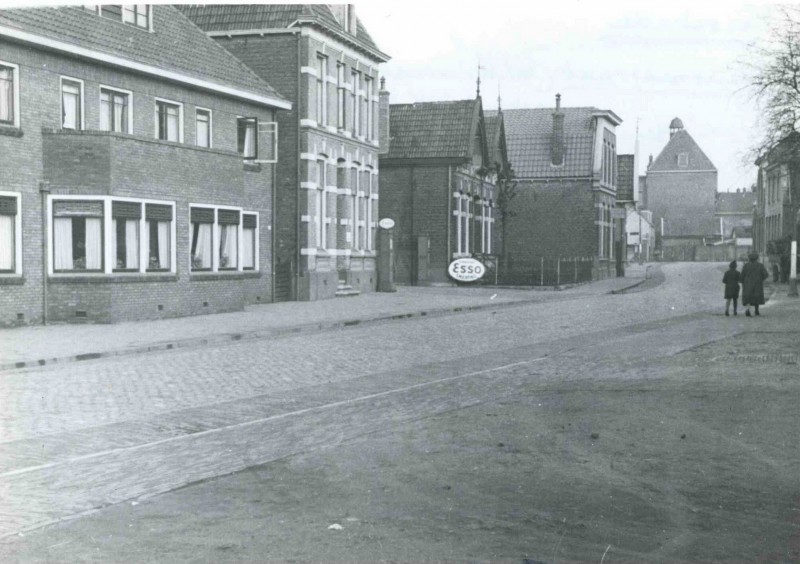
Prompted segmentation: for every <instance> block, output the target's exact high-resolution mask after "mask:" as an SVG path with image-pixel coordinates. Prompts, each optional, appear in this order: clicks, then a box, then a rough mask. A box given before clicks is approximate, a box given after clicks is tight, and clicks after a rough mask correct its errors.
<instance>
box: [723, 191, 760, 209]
mask: <svg viewBox="0 0 800 564" xmlns="http://www.w3.org/2000/svg"><path fill="white" fill-rule="evenodd" d="M755 203H756V195H755V194H754V193H753V192H717V200H716V204H715V208H716V209H715V213H725V214H741V215H750V214H752V213H753V206H754V205H755Z"/></svg>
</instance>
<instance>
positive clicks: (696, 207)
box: [647, 118, 718, 260]
mask: <svg viewBox="0 0 800 564" xmlns="http://www.w3.org/2000/svg"><path fill="white" fill-rule="evenodd" d="M716 195H717V169H716V167H715V166H714V164H713V163H712V162H711V160H710V159H709V158H708V157H707V156H706V154H705V153H704V152H703V150H702V149H701V148H700V146H699V145H698V144H697V143H696V142H695V140H694V139H693V138H692V136H691V135H689V132H687V131H686V130H685V129H684V127H683V122H682V121H681V120H680V119H678V118H675V119H673V120H672V122H671V123H670V126H669V141H668V142H667V144H666V145H665V146H664V148H663V149H662V150H661V152H660V153H659V155H658V156H657V157H656V158H655V160H651V162H650V163H649V165H648V167H647V209H649V210H651V211H652V212H653V223H654V224H655V227H656V230H657V243H656V246H657V248H658V249H659V250H660V251H661V253H662V257H663V258H665V259H667V260H671V259H678V260H684V259H686V258H687V257H691V256H693V255H694V247H696V246H698V245H699V246H702V244H703V239H704V238H706V237H713V236H714V234H715V233H718V229H716V227H715V224H714V206H715V201H716ZM675 253H677V254H675Z"/></svg>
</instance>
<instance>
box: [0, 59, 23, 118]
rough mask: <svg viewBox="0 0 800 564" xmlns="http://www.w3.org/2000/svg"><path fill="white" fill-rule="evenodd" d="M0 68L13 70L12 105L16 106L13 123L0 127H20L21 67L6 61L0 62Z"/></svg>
mask: <svg viewBox="0 0 800 564" xmlns="http://www.w3.org/2000/svg"><path fill="white" fill-rule="evenodd" d="M0 66H3V67H7V68H10V69H11V71H12V72H11V76H12V78H13V80H14V92H13V100H12V104H14V115H13V116H12V117H13V123H3V124H0V127H17V128H19V127H20V107H19V65H17V64H14V63H9V62H6V61H0Z"/></svg>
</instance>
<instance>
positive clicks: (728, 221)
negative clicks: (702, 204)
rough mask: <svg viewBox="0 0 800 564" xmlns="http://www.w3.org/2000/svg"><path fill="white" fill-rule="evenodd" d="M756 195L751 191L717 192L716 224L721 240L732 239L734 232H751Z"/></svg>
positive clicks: (715, 205) (715, 204) (715, 206)
mask: <svg viewBox="0 0 800 564" xmlns="http://www.w3.org/2000/svg"><path fill="white" fill-rule="evenodd" d="M755 205H756V194H755V192H753V191H751V190H747V189H745V190H736V192H717V199H716V202H715V203H714V218H715V221H714V223H715V224H716V225H717V233H718V234H719V235H720V237H721V238H728V237H731V233H732V232H733V230H734V229H735V230H737V231H738V232H739V233H746V232H750V231H751V229H752V227H753V209H754V208H755Z"/></svg>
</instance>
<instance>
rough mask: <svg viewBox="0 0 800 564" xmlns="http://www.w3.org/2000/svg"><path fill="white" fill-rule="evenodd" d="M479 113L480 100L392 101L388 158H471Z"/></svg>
mask: <svg viewBox="0 0 800 564" xmlns="http://www.w3.org/2000/svg"><path fill="white" fill-rule="evenodd" d="M480 115H481V106H480V99H473V100H456V101H452V102H420V103H416V104H392V105H391V106H390V108H389V137H390V139H391V141H390V142H389V152H388V154H387V155H386V158H387V159H431V158H456V159H467V158H470V157H471V156H472V142H473V135H474V132H475V127H476V123H477V120H479V119H480Z"/></svg>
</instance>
